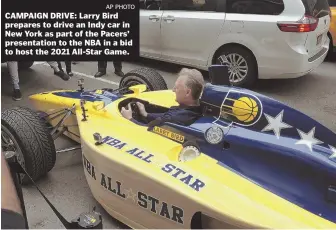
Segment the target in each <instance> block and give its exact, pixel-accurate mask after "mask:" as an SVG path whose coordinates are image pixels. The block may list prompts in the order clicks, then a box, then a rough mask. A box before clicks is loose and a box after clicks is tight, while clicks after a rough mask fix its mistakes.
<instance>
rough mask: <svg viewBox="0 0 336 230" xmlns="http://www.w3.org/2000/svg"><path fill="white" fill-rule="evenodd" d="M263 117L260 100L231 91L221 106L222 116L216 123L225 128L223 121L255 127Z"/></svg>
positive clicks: (250, 95) (246, 94)
mask: <svg viewBox="0 0 336 230" xmlns="http://www.w3.org/2000/svg"><path fill="white" fill-rule="evenodd" d="M261 115H262V104H261V102H260V100H259V99H258V98H257V97H256V96H254V95H252V94H248V93H244V92H241V91H238V90H230V91H229V92H228V93H227V95H226V97H225V98H224V100H223V103H222V105H221V112H220V116H219V117H218V118H217V120H216V121H215V122H214V123H215V124H218V125H221V126H223V124H221V123H222V122H221V121H225V122H229V123H230V124H237V125H241V126H252V125H254V124H255V123H256V122H257V121H258V120H259V119H260V117H261Z"/></svg>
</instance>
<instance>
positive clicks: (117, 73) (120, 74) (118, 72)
mask: <svg viewBox="0 0 336 230" xmlns="http://www.w3.org/2000/svg"><path fill="white" fill-rule="evenodd" d="M114 73H115V74H116V75H117V76H119V77H123V76H124V75H125V74H124V73H123V71H121V70H118V71H117V70H116V71H114Z"/></svg>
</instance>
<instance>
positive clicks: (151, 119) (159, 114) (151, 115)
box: [146, 113, 165, 123]
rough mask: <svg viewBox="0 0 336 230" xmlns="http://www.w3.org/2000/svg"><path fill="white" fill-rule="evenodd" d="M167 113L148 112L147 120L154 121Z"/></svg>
mask: <svg viewBox="0 0 336 230" xmlns="http://www.w3.org/2000/svg"><path fill="white" fill-rule="evenodd" d="M164 114H165V113H147V116H146V120H147V122H148V123H149V122H151V121H154V120H155V119H157V118H159V117H162V116H163V115H164Z"/></svg>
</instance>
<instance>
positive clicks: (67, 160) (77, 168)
mask: <svg viewBox="0 0 336 230" xmlns="http://www.w3.org/2000/svg"><path fill="white" fill-rule="evenodd" d="M141 66H146V67H151V68H155V69H157V70H158V71H159V73H161V74H162V75H163V76H164V77H165V80H166V82H167V84H168V87H169V88H171V87H172V86H173V84H174V82H175V80H176V77H177V73H178V71H179V70H180V68H181V66H178V65H174V64H168V63H162V62H158V61H153V60H147V59H141V60H139V61H138V62H133V63H123V71H124V72H125V73H126V72H128V71H130V70H133V69H135V68H139V67H141ZM73 71H74V72H75V76H74V77H73V78H72V79H71V80H70V81H67V82H65V81H63V80H62V79H60V78H59V77H57V76H56V75H54V74H53V70H52V69H51V68H50V66H49V65H48V64H47V63H44V62H40V63H39V62H37V63H36V64H35V65H34V66H33V67H31V69H29V70H26V71H22V72H21V73H20V85H21V89H22V93H23V97H24V98H23V99H22V100H21V101H18V102H15V101H13V100H12V99H11V92H12V88H11V87H12V86H11V84H10V78H9V76H8V70H7V66H6V65H5V64H2V65H1V109H2V110H4V109H7V108H11V107H14V106H27V107H30V105H29V104H28V100H27V96H29V95H30V94H34V93H38V92H43V91H50V90H57V89H77V88H78V86H77V80H78V79H80V78H84V81H85V83H84V87H85V88H86V89H95V88H102V87H104V88H106V87H110V88H116V87H117V85H118V82H119V81H120V77H118V76H116V75H115V74H114V68H113V63H112V62H109V63H108V69H107V72H108V75H107V76H104V77H102V78H100V79H95V78H94V77H93V75H94V74H95V72H96V71H97V63H96V62H79V63H77V64H76V65H73ZM204 74H205V79H206V80H207V76H206V73H205V72H204ZM335 86H336V63H330V62H325V63H323V64H322V65H321V66H320V67H319V68H318V69H317V70H316V71H314V72H312V73H310V74H308V75H306V76H304V77H301V78H298V79H286V80H261V81H259V82H258V84H257V86H256V87H255V88H254V89H253V90H255V91H257V92H259V93H262V94H265V95H267V96H270V97H273V98H275V99H277V100H279V101H281V102H283V103H285V104H287V105H289V106H292V107H294V108H296V109H298V110H300V111H302V112H303V113H305V114H307V115H309V116H310V117H312V118H314V119H316V120H318V121H319V122H320V123H322V124H323V125H325V126H327V127H328V128H330V129H331V130H332V131H334V132H336V119H335V118H336V87H335ZM72 145H73V143H72V142H70V141H69V140H68V139H65V138H59V139H58V140H56V148H57V149H59V148H64V147H70V146H72ZM57 157H58V158H57V162H56V166H55V168H54V169H53V170H52V171H51V172H50V173H49V174H48V176H47V177H46V178H44V179H42V180H40V181H39V182H38V183H37V184H38V186H39V187H40V189H41V190H42V191H43V192H44V194H45V195H46V196H47V197H48V199H49V200H50V201H51V202H52V203H53V204H54V205H55V207H56V208H57V209H58V210H59V211H60V212H61V213H62V214H63V215H64V216H65V218H66V219H68V221H70V220H72V219H74V218H76V217H77V216H78V215H79V214H80V213H82V212H87V211H90V210H92V209H93V207H96V208H97V211H99V212H101V213H102V215H103V225H104V228H110V229H111V228H122V229H124V228H128V226H126V225H124V224H122V223H120V222H118V221H117V220H115V219H113V218H112V217H110V216H109V215H108V214H107V213H106V212H105V211H104V210H103V209H102V208H101V206H100V205H99V204H98V203H97V202H96V201H95V200H94V198H93V196H92V195H91V192H90V190H89V187H88V185H87V183H86V179H85V176H84V173H83V167H82V164H81V154H80V151H73V152H67V153H60V154H59V155H58V156H57ZM23 191H24V198H25V204H26V209H27V215H28V222H29V227H30V228H34V229H45V228H48V229H51V228H52V229H56V228H64V227H63V225H62V224H61V222H60V221H59V220H58V218H57V217H56V216H55V214H54V213H53V211H52V210H51V209H50V207H49V206H48V204H47V203H46V202H45V201H44V199H43V197H42V196H41V195H39V193H38V191H37V190H36V188H34V187H33V186H27V187H24V188H23Z"/></svg>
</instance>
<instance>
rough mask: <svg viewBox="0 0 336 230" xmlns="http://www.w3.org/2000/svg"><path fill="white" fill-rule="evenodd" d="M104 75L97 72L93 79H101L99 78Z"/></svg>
mask: <svg viewBox="0 0 336 230" xmlns="http://www.w3.org/2000/svg"><path fill="white" fill-rule="evenodd" d="M105 74H106V72H99V71H98V72H97V73H96V74H95V75H94V77H95V78H98V77H101V76H104V75H105Z"/></svg>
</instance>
